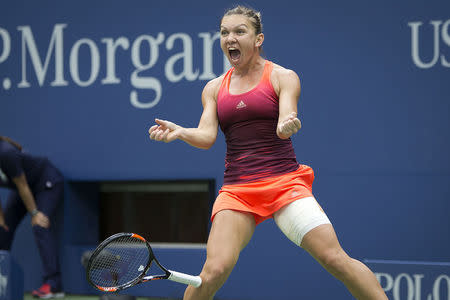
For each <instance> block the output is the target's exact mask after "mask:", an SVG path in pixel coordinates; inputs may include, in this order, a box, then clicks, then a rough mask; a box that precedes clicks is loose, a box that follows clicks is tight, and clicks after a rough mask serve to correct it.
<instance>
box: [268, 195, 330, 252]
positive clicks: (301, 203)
mask: <svg viewBox="0 0 450 300" xmlns="http://www.w3.org/2000/svg"><path fill="white" fill-rule="evenodd" d="M273 218H274V220H275V223H276V224H277V225H278V227H279V228H280V229H281V231H282V232H283V233H284V234H285V235H286V236H287V237H288V238H289V239H290V240H291V241H292V242H294V244H296V245H297V246H300V245H301V243H302V239H303V237H304V236H305V234H307V233H308V232H309V231H310V230H311V229H313V228H316V227H317V226H319V225H322V224H331V222H330V220H329V219H328V217H327V215H326V214H325V212H324V211H323V210H322V208H321V207H320V205H319V203H317V201H316V199H314V197H306V198H302V199H299V200H297V201H294V202H292V203H290V204H288V205H286V206H284V207H282V208H281V209H280V210H278V211H277V212H276V213H275V214H274V215H273Z"/></svg>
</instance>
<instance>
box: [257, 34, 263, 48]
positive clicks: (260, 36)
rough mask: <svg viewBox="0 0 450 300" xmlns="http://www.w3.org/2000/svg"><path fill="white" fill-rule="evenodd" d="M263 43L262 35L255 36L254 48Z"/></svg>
mask: <svg viewBox="0 0 450 300" xmlns="http://www.w3.org/2000/svg"><path fill="white" fill-rule="evenodd" d="M263 42H264V33H260V34H258V35H257V36H256V42H255V46H256V47H261V46H262V44H263Z"/></svg>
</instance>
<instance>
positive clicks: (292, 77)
mask: <svg viewBox="0 0 450 300" xmlns="http://www.w3.org/2000/svg"><path fill="white" fill-rule="evenodd" d="M270 80H271V82H272V86H273V88H274V90H275V91H276V92H277V94H279V92H280V89H281V87H283V86H286V85H289V86H292V85H295V86H297V85H298V86H300V79H299V77H298V75H297V73H296V72H295V71H293V70H291V69H287V68H285V67H282V66H280V65H277V64H275V63H274V64H273V70H272V75H271V76H270Z"/></svg>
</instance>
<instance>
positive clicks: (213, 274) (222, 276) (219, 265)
mask: <svg viewBox="0 0 450 300" xmlns="http://www.w3.org/2000/svg"><path fill="white" fill-rule="evenodd" d="M235 263H236V262H235V261H232V260H220V261H214V262H208V261H207V262H206V264H205V267H204V268H203V270H202V273H201V277H202V279H203V284H204V285H212V286H218V287H220V286H221V285H222V284H223V283H225V281H226V280H227V278H228V276H229V275H230V273H231V271H232V270H233V268H234V265H235Z"/></svg>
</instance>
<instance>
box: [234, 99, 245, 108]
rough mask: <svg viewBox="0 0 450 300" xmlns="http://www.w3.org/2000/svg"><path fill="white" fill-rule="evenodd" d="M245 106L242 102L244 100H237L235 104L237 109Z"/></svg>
mask: <svg viewBox="0 0 450 300" xmlns="http://www.w3.org/2000/svg"><path fill="white" fill-rule="evenodd" d="M246 106H247V105H246V104H245V103H244V101H242V100H241V102H239V103H238V105H236V108H237V109H240V108H244V107H246Z"/></svg>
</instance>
